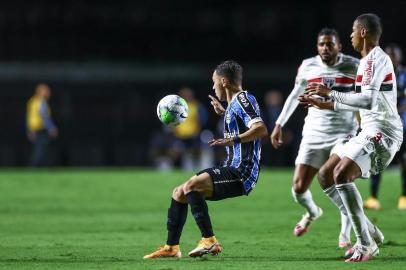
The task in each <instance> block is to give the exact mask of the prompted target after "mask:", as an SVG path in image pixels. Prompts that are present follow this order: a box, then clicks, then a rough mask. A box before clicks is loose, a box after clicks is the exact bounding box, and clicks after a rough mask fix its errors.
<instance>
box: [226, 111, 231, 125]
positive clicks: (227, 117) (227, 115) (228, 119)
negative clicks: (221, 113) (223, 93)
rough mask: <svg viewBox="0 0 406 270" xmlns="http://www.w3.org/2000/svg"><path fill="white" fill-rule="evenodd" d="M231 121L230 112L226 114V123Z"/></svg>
mask: <svg viewBox="0 0 406 270" xmlns="http://www.w3.org/2000/svg"><path fill="white" fill-rule="evenodd" d="M230 122H231V115H229V114H228V113H227V114H226V123H227V124H230Z"/></svg>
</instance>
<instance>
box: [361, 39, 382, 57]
mask: <svg viewBox="0 0 406 270" xmlns="http://www.w3.org/2000/svg"><path fill="white" fill-rule="evenodd" d="M376 46H379V41H377V40H367V39H364V46H363V48H362V50H361V55H362V57H365V56H367V55H368V53H369V52H370V51H372V50H373V49H374V48H375V47H376Z"/></svg>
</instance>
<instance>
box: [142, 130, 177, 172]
mask: <svg viewBox="0 0 406 270" xmlns="http://www.w3.org/2000/svg"><path fill="white" fill-rule="evenodd" d="M149 149H150V153H149V154H150V158H151V160H152V161H153V163H154V166H155V168H157V169H158V170H161V171H168V170H171V169H172V168H173V166H174V165H175V164H174V161H175V160H177V159H179V156H180V154H181V151H180V149H179V148H177V147H176V145H175V137H174V135H173V132H172V130H171V129H170V128H169V127H168V126H165V125H163V130H162V131H159V132H156V133H155V134H153V135H152V137H151V140H150V145H149Z"/></svg>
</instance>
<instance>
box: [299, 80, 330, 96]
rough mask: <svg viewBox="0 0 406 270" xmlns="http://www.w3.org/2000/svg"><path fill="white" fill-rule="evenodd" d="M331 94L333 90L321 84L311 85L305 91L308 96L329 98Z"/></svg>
mask: <svg viewBox="0 0 406 270" xmlns="http://www.w3.org/2000/svg"><path fill="white" fill-rule="evenodd" d="M330 92H331V89H330V88H328V87H327V86H325V85H324V84H321V83H309V84H308V85H307V87H306V89H305V94H307V95H310V96H312V95H319V96H322V97H327V96H328V95H329V94H330Z"/></svg>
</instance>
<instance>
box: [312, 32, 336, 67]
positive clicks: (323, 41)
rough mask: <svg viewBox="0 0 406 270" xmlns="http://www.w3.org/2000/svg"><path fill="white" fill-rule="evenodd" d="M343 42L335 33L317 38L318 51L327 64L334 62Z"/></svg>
mask: <svg viewBox="0 0 406 270" xmlns="http://www.w3.org/2000/svg"><path fill="white" fill-rule="evenodd" d="M340 50H341V44H340V42H339V41H338V40H337V37H336V36H334V35H322V36H319V37H318V38H317V51H318V52H319V55H320V57H321V60H323V62H325V63H327V64H334V63H335V61H336V59H337V54H338V53H339V52H340Z"/></svg>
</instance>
